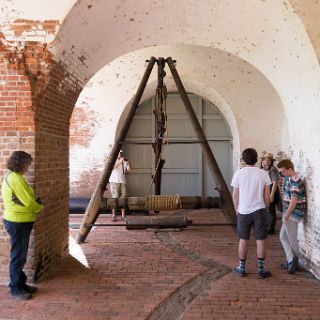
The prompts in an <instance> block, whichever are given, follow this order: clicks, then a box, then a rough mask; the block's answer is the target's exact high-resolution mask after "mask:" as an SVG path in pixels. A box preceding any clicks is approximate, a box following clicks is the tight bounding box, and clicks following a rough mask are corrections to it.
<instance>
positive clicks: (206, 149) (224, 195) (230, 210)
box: [167, 57, 237, 224]
mask: <svg viewBox="0 0 320 320" xmlns="http://www.w3.org/2000/svg"><path fill="white" fill-rule="evenodd" d="M167 63H168V65H169V68H170V70H171V73H172V76H173V79H174V81H175V84H176V86H177V89H178V91H179V93H180V96H181V99H182V102H183V104H184V106H185V108H186V111H187V114H188V115H189V118H190V120H191V123H192V126H193V129H194V131H195V133H196V135H197V137H198V139H199V140H200V141H201V143H200V144H201V147H202V152H203V154H204V156H205V157H206V160H207V162H208V166H209V168H210V171H211V174H212V176H213V178H214V180H215V182H216V184H217V187H218V190H219V192H220V197H221V200H222V209H223V211H224V214H225V216H226V218H227V219H228V221H229V222H230V223H232V224H235V223H236V221H237V218H236V213H235V210H234V206H233V201H232V197H231V194H230V192H229V189H228V187H227V185H226V183H225V181H224V178H223V176H222V173H221V171H220V168H219V166H218V163H217V161H216V159H215V157H214V155H213V153H212V151H211V148H210V146H209V143H208V141H207V138H206V136H205V134H204V132H203V130H202V128H201V126H200V123H199V121H198V119H197V116H196V114H195V112H194V110H193V108H192V105H191V102H190V100H189V98H188V95H187V93H186V90H185V88H184V86H183V84H182V82H181V79H180V77H179V74H178V72H177V70H176V67H175V65H174V62H173V60H172V58H171V57H168V58H167Z"/></svg>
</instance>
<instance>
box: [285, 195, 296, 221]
mask: <svg viewBox="0 0 320 320" xmlns="http://www.w3.org/2000/svg"><path fill="white" fill-rule="evenodd" d="M297 202H298V198H297V197H296V196H292V195H291V200H290V203H289V207H288V209H287V212H286V213H285V214H284V219H285V220H288V219H289V218H290V216H291V214H292V212H293V211H294V209H295V208H296V205H297Z"/></svg>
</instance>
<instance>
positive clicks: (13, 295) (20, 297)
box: [9, 291, 32, 300]
mask: <svg viewBox="0 0 320 320" xmlns="http://www.w3.org/2000/svg"><path fill="white" fill-rule="evenodd" d="M9 297H10V298H13V299H17V300H30V299H31V298H32V295H31V293H27V292H23V291H18V292H12V291H10V293H9Z"/></svg>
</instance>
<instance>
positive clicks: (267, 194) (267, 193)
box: [263, 185, 270, 208]
mask: <svg viewBox="0 0 320 320" xmlns="http://www.w3.org/2000/svg"><path fill="white" fill-rule="evenodd" d="M263 200H264V204H265V206H266V208H268V207H269V205H270V187H269V185H266V186H265V187H264V192H263Z"/></svg>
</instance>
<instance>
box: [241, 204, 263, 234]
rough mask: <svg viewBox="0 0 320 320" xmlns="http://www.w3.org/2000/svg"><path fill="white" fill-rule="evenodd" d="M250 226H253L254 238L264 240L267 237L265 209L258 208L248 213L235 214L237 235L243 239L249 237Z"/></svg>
mask: <svg viewBox="0 0 320 320" xmlns="http://www.w3.org/2000/svg"><path fill="white" fill-rule="evenodd" d="M251 226H252V227H253V231H254V237H255V239H256V240H264V239H266V238H267V235H268V232H267V226H268V224H267V211H266V209H264V208H263V209H259V210H257V211H254V212H252V213H249V214H241V213H238V215H237V233H238V237H239V238H240V239H243V240H248V239H249V238H250V231H251Z"/></svg>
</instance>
